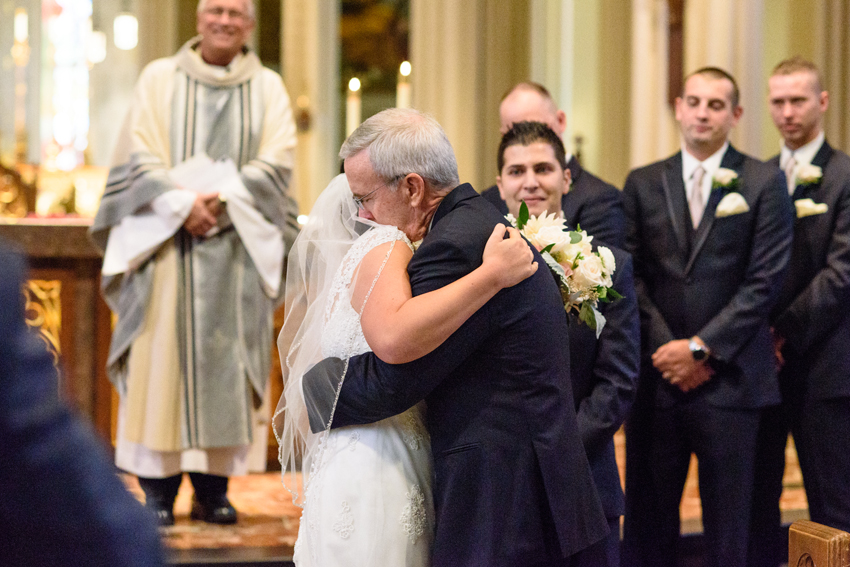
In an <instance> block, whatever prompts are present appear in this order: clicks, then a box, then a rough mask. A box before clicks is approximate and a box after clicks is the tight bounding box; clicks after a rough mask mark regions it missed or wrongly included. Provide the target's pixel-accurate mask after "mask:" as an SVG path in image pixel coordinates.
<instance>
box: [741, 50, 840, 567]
mask: <svg viewBox="0 0 850 567" xmlns="http://www.w3.org/2000/svg"><path fill="white" fill-rule="evenodd" d="M768 85H769V89H770V94H769V103H770V113H771V116H772V117H773V122H774V124H776V127H777V128H778V129H779V133H780V135H781V136H782V149H781V152H780V154H779V155H777V156H775V157H774V158H773V159H772V160H771V161H770V163H772V164H773V165H774V166H776V167H779V168H781V169H782V170H783V171H784V172H785V173H786V180H787V183H788V185H787V187H788V193H789V194H790V195H791V197H792V199H793V200H794V205H795V208H796V212H797V218H796V220H795V223H794V245H793V248H792V253H791V262H790V268H789V273H788V278H787V279H786V281H785V285H784V286H783V288H782V294H781V295H780V299H779V303H778V304H777V308H776V309H775V310H774V316H773V319H772V323H773V329H774V339H775V342H776V352H777V356H778V359H779V364H780V365H781V370H780V373H779V382H780V387H781V390H782V406H781V407H780V406H777V407H776V408H773V409H772V410H771V411H770V412H769V413H767V414H766V415H765V418H764V421H763V423H762V429H761V432H760V439H759V442H760V447H759V451H760V452H759V457H760V458H759V462H758V466H759V468H758V474H757V475H756V490H755V493H754V501H753V513H754V516H753V542H752V545H751V553H750V557H751V561H750V564H751V565H773V566H776V565H778V564H779V563H781V561H782V557H781V550H782V549H783V546H782V538H783V537H784V534H783V531H782V530H781V524H780V514H779V496H780V495H781V493H782V475H783V471H784V469H785V444H786V441H787V436H788V430H789V428H790V430H791V431H792V433H793V435H794V442H795V445H796V448H797V454H798V456H799V460H800V468H801V469H802V472H803V481H804V483H805V487H806V496H807V497H808V501H809V516H810V517H811V519H812V520H814V521H815V522H819V523H822V524H826V525H828V526H832V527H835V528H840V529H842V530H850V481H848V479H850V458H848V455H850V433H848V432H850V344H848V337H850V309H848V307H847V304H848V301H850V158H848V156H847V154H845V153H844V152H842V151H840V150H837V149H834V148H833V147H832V146H830V145H829V143H828V142H827V141H826V139H825V138H824V133H823V116H824V113H825V112H826V110H827V107H828V106H829V93H828V92H827V91H825V90H824V89H823V83H822V81H821V76H820V72H819V71H818V68H817V67H816V66H815V65H814V64H813V63H811V62H809V61H806V60H805V59H801V58H799V57H794V58H792V59H787V60H785V61H782V62H781V63H779V65H777V66H776V68H775V69H774V70H773V73H772V74H771V77H770V80H769V82H768Z"/></svg>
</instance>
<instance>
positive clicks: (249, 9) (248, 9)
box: [198, 0, 257, 20]
mask: <svg viewBox="0 0 850 567" xmlns="http://www.w3.org/2000/svg"><path fill="white" fill-rule="evenodd" d="M242 1H243V2H245V13H246V14H247V15H248V18H249V19H251V20H254V19H256V15H257V10H256V9H255V8H254V0H242ZM206 7H207V0H200V1H199V2H198V13H199V14H200V13H201V12H203V11H204V10H205V9H206Z"/></svg>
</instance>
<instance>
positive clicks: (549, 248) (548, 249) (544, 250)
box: [540, 242, 555, 254]
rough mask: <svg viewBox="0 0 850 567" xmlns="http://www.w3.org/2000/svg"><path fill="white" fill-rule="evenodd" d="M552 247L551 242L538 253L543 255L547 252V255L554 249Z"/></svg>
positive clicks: (553, 245)
mask: <svg viewBox="0 0 850 567" xmlns="http://www.w3.org/2000/svg"><path fill="white" fill-rule="evenodd" d="M554 247H555V243H554V242H553V243H552V244H550V245H548V246H547V247H546V248H544V249H543V250H541V251H540V253H541V254H543V253H544V252H547V253H548V252H551V251H552V248H554Z"/></svg>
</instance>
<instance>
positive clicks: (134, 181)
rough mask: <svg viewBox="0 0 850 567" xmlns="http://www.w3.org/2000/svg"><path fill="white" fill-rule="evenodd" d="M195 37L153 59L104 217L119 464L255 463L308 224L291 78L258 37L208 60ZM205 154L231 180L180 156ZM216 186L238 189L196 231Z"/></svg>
mask: <svg viewBox="0 0 850 567" xmlns="http://www.w3.org/2000/svg"><path fill="white" fill-rule="evenodd" d="M197 45H198V39H197V38H195V39H193V40H191V41H190V42H188V43H187V44H186V45H184V46H183V48H182V49H181V50H180V51H179V52H178V53H177V54H176V55H175V56H173V57H169V58H166V59H160V60H157V61H154V62H153V63H151V64H150V65H148V66H147V67H146V68H145V69H144V70H143V71H142V74H141V76H140V78H139V82H138V84H137V86H136V91H135V95H134V100H133V103H132V107H131V110H130V112H129V114H128V117H127V120H126V121H125V124H124V128H123V131H122V134H121V137H120V138H119V144H118V147H117V148H116V153H115V157H114V160H113V161H114V166H113V168H112V169H111V171H110V175H109V180H108V182H107V188H106V192H105V194H104V197H103V200H102V202H101V206H100V209H99V210H98V214H97V217H96V219H95V222H94V225H93V227H92V237H93V239H94V240H95V242H96V243H97V244H98V245H100V246H101V247H102V248H104V249H105V250H107V255H106V256H107V258H106V262H105V265H104V274H103V275H104V277H103V290H104V295H105V297H106V300H107V303H109V306H110V308H111V309H112V310H113V312H114V313H116V314H117V316H118V319H117V322H116V325H115V328H114V331H113V337H112V343H111V345H110V353H109V360H108V374H109V377H110V379H111V380H112V382H113V384H114V385H115V386H116V388H117V389H118V391H119V394H120V395H121V405H120V407H119V422H118V424H119V428H118V438H117V444H116V463H117V465H118V466H119V467H120V468H122V469H124V470H127V471H129V472H132V473H134V474H138V475H140V476H146V477H154V478H156V477H166V476H171V475H174V474H177V473H179V472H180V471H182V470H191V471H197V472H207V473H211V474H218V475H223V476H231V475H235V474H245V473H246V472H247V459H246V457H247V448H248V445H249V444H250V443H251V442H252V440H253V437H254V428H255V426H256V424H255V422H256V420H257V419H256V418H257V414H256V412H257V410H258V409H259V408H260V407H261V403H262V400H263V397H264V395H265V392H266V383H267V380H268V375H269V371H270V360H269V359H270V347H271V341H272V316H273V312H274V308H275V306H276V305H277V304H278V302H279V298H280V289H281V278H282V274H283V256H284V254H285V253H286V251H287V250H288V249H289V246H290V245H291V243H292V241H293V240H294V237H295V235H296V234H297V223H296V221H295V216H296V214H297V209H296V205H295V203H294V201H293V200H292V198H291V197H290V196H289V180H290V177H291V170H292V166H293V159H294V158H293V150H294V147H295V126H294V122H293V119H292V110H291V106H290V102H289V97H288V95H287V93H286V90H285V88H284V86H283V83H282V81H281V79H280V77H279V76H278V75H277V74H276V73H274V72H272V71H270V70H268V69H265V68H263V67H262V65H261V64H260V62H259V59H258V58H257V57H256V55H254V54H253V53H252V52H250V51H247V50H245V51H244V53H242V54H240V55H238V56H237V57H236V58H235V59H234V60H233V61H232V62H231V64H230V65H228V66H227V67H224V68H220V67H215V66H211V65H208V64H206V63H204V62H203V60H202V59H201V57H200V55H199V54H198V53H197V51H196V50H195V48H196V47H197ZM203 156H209V158H211V159H212V160H216V161H221V160H225V161H224V163H223V164H222V166H223V167H225V169H227V168H229V169H228V171H229V172H230V174H228V175H226V176H225V175H223V176H222V178H223V179H224V178H226V180H227V182H226V183H225V182H224V181H222V184H215V183H213V184H211V185H209V186H206V185H205V184H206V182H204V183H201V186H200V187H192V188H189V187H187V186H186V185H187V180H186V178H185V176H184V177H183V178H181V177H180V176H179V175H177V173H176V172H177V170H175V168H176V167H177V166H180V165H181V164H185V163H187V162H191V160H193V159H194V160H197V159H201V158H203ZM228 163H230V164H231V165H227V164H228ZM218 165H219V164H216V166H218ZM178 169H179V168H178ZM184 173H185V172H184ZM205 187H206V191H208V192H217V193H220V194H221V195H224V196H227V198H228V202H229V203H230V202H231V201H235V200H238V202H234V205H233V206H231V205H230V204H229V205H228V212H226V213H224V214H222V215H221V216H220V217H219V222H218V226H217V227H216V228H215V229H214V230H212V231H210V232H209V233H207V235H206V236H204V237H193V236H191V235H190V234H188V233H187V232H186V231H185V230H182V229H180V227H181V225H182V223H183V220H185V218H186V217H187V216H188V214H189V211H190V209H191V204H192V202H193V201H194V195H195V191H201V192H204V190H205ZM145 239H148V240H145ZM147 242H150V243H153V244H151V245H147V244H146V243H147ZM264 250H265V251H266V252H265V253H263V251H264ZM269 250H271V252H269ZM264 419H265V422H266V424H267V416H265V418H264ZM259 431H264V430H263V429H260V430H259ZM263 435H264V433H263Z"/></svg>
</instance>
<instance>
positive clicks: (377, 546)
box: [275, 175, 536, 567]
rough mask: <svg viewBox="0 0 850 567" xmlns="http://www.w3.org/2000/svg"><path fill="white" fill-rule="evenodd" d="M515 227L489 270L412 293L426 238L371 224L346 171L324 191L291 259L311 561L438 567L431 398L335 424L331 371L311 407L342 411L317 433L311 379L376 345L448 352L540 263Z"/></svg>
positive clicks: (293, 438)
mask: <svg viewBox="0 0 850 567" xmlns="http://www.w3.org/2000/svg"><path fill="white" fill-rule="evenodd" d="M503 234H504V230H494V233H493V237H491V239H490V242H488V245H487V248H486V249H485V251H484V259H483V263H482V266H481V267H480V268H478V269H477V270H475V271H473V272H472V273H470V274H469V275H467V276H466V277H464V278H462V279H460V280H458V281H457V282H454V283H452V284H451V285H449V286H446V287H445V288H442V289H440V290H436V291H434V292H431V293H428V294H424V295H421V296H418V297H416V298H411V293H410V283H409V281H408V279H407V273H406V266H407V263H408V262H409V260H410V258H411V256H412V254H413V251H414V246H413V244H412V243H411V242H410V240H409V239H408V238H407V237H406V236H405V234H404V233H403V232H402V231H401V230H399V229H398V228H396V227H394V226H384V225H378V224H376V223H373V222H371V221H365V220H363V219H359V218H358V217H357V205H356V204H355V202H354V201H353V199H352V194H351V191H350V189H349V188H348V183H347V182H346V180H345V176H344V175H340V176H338V177H337V178H335V179H334V180H333V181H332V182H331V184H330V185H329V186H328V188H327V189H325V191H324V192H323V193H322V195H321V196H320V197H319V199H318V200H317V202H316V204H315V206H314V208H313V211H312V212H311V215H310V220H309V222H308V224H307V225H306V226H305V227H304V229H303V230H302V233H301V234H300V235H299V237H298V239H297V240H296V243H295V245H294V247H293V250H292V251H291V253H290V256H289V265H288V273H287V292H286V320H285V323H284V327H283V329H282V331H281V334H280V337H279V339H278V346H279V347H280V352H281V353H282V354H281V358H282V361H281V362H282V367H283V373H284V393H283V396H282V397H281V400H280V403H279V404H278V409H277V411H276V413H275V432H276V434H277V433H278V432H280V434H279V435H278V441H279V442H280V455H279V456H280V459H281V465H282V468H283V480H284V485H285V486H286V488H287V489H288V490H289V491H290V492H291V493H292V495H293V501H294V502H295V503H296V504H298V505H301V506H303V508H304V511H303V514H302V517H301V524H300V527H299V531H298V540H297V541H296V544H295V554H294V562H295V564H296V565H297V566H298V567H335V566H340V567H342V566H346V567H351V566H355V565H363V566H369V567H382V566H386V567H402V566H407V567H427V566H428V565H429V564H430V559H429V558H430V547H431V541H432V538H433V532H434V510H433V501H432V496H431V483H432V465H431V451H430V439H429V437H428V433H427V431H426V429H425V422H424V412H425V406H424V402H420V403H419V404H418V405H417V406H415V407H413V408H411V409H409V410H407V411H405V412H404V413H402V414H400V415H396V416H394V417H391V418H389V419H385V420H382V421H379V422H377V423H373V424H370V425H359V426H348V427H341V428H338V429H331V423H332V419H333V417H332V415H333V411H332V408H333V405H334V404H335V401H336V398H337V396H338V393H339V388H340V387H341V385H342V376H328V377H327V384H322V385H320V386H319V388H322V393H321V394H317V390H316V388H317V387H316V385H315V384H313V383H311V384H310V385H309V387H310V388H311V396H310V399H311V400H313V399H317V398H318V399H322V400H324V402H323V403H324V404H325V405H326V407H324V408H312V409H315V410H316V411H314V412H311V413H313V414H314V415H328V414H330V415H331V418H330V419H329V420H328V423H322V424H315V423H314V427H313V429H314V430H318V431H319V432H318V433H313V432H312V431H311V430H310V421H309V417H308V411H307V407H306V405H305V400H304V396H303V391H302V383H301V378H302V376H303V374H304V373H305V372H306V371H307V370H308V369H310V367H312V366H313V365H314V364H315V363H317V362H319V361H320V360H322V359H324V358H327V357H337V358H340V359H342V360H345V361H347V360H348V359H349V358H350V357H352V356H355V355H357V354H361V353H364V352H367V351H369V350H374V352H375V354H376V355H378V357H380V358H382V359H383V360H385V361H386V362H391V363H402V362H408V361H410V360H414V359H416V358H419V357H421V356H423V355H425V354H427V353H428V352H430V351H432V350H433V349H435V348H436V347H437V346H439V344H441V343H442V342H443V341H444V340H445V339H446V338H448V336H449V335H451V333H453V332H454V331H455V330H457V328H458V327H460V325H461V324H462V323H463V322H464V321H465V320H466V319H467V318H468V317H469V316H470V315H472V313H474V312H475V311H476V310H477V309H479V308H480V307H481V306H482V305H483V304H484V303H486V302H487V301H488V300H489V299H490V298H492V296H493V295H495V294H496V293H497V292H498V291H499V290H500V289H502V288H504V287H509V286H511V285H515V284H516V283H519V282H520V281H522V280H523V279H525V278H526V277H528V276H530V275H531V274H532V273H533V272H534V270H536V264H534V263H532V262H531V258H532V253H531V251H530V249H529V248H528V246H527V245H526V244H525V242H524V241H522V240H521V239H520V238H519V236H518V234H515V233H513V232H512V233H511V235H510V236H511V237H510V238H508V239H505V240H503V239H502V238H503ZM373 292H374V293H373ZM364 330H365V334H364ZM370 345H373V346H374V347H375V348H370ZM283 353H287V354H286V355H284V354H283ZM323 409H324V411H322V410H323ZM328 410H330V411H328ZM281 422H282V426H281V427H278V424H279V423H281ZM299 464H300V467H299ZM299 468H300V471H301V477H300V478H299V475H298V474H297V471H298V470H299ZM299 481H300V482H299Z"/></svg>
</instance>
